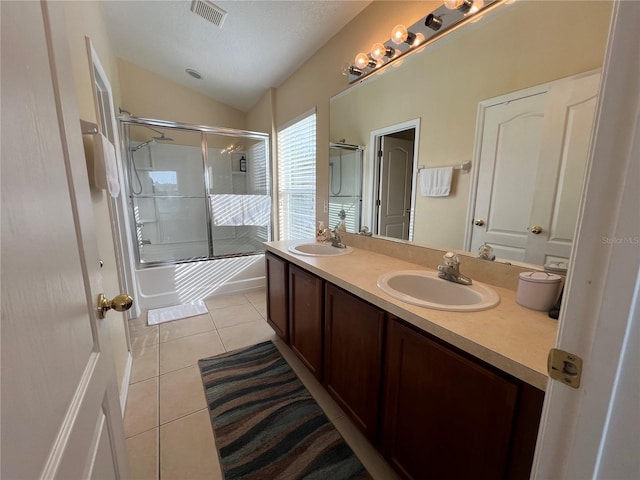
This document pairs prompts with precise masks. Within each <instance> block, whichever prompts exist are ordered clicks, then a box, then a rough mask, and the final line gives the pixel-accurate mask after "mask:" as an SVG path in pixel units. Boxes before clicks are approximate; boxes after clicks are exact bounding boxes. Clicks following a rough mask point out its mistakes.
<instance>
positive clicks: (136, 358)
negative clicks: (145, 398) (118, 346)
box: [129, 344, 158, 383]
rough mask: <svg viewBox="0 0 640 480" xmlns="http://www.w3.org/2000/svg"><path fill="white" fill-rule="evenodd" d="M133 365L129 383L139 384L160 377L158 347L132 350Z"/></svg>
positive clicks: (152, 346)
mask: <svg viewBox="0 0 640 480" xmlns="http://www.w3.org/2000/svg"><path fill="white" fill-rule="evenodd" d="M131 355H132V357H133V365H132V367H131V379H130V380H129V383H137V382H140V381H142V380H147V379H148V378H151V377H157V376H158V346H157V345H155V344H154V345H151V346H150V347H142V348H138V349H135V350H133V349H132V350H131Z"/></svg>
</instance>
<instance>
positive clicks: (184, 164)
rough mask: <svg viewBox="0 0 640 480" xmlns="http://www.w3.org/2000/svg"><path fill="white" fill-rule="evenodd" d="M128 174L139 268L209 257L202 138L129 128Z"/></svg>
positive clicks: (194, 133)
mask: <svg viewBox="0 0 640 480" xmlns="http://www.w3.org/2000/svg"><path fill="white" fill-rule="evenodd" d="M128 139H129V142H128V145H129V151H128V157H129V158H128V160H129V161H128V169H127V170H128V171H127V177H128V180H129V190H130V196H131V201H132V208H133V215H134V222H135V232H136V240H137V244H138V253H139V262H140V264H158V263H167V262H170V263H175V262H181V261H190V260H197V259H204V258H207V257H208V256H209V242H208V235H207V224H206V221H205V219H206V217H207V213H206V203H205V202H206V196H205V187H204V173H203V172H204V169H203V162H202V148H201V135H200V134H199V133H196V132H190V131H184V130H177V129H160V128H155V127H154V128H153V129H152V128H150V127H147V126H142V125H131V126H129V136H128Z"/></svg>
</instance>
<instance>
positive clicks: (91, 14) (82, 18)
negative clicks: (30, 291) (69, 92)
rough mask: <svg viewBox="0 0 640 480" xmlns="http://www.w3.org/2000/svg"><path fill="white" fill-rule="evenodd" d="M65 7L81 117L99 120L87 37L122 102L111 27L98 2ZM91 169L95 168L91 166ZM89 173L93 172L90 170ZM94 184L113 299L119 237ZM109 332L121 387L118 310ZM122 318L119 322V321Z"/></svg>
mask: <svg viewBox="0 0 640 480" xmlns="http://www.w3.org/2000/svg"><path fill="white" fill-rule="evenodd" d="M60 3H61V4H62V5H63V8H64V14H65V19H66V23H67V38H68V42H69V50H70V53H71V63H72V68H73V77H74V82H75V88H76V92H77V100H78V111H79V113H80V118H82V119H83V120H87V121H90V122H93V123H96V120H97V117H96V109H95V105H94V100H93V86H92V83H91V70H90V66H89V65H90V64H89V57H88V53H87V47H86V43H85V36H88V37H90V38H91V42H92V44H93V47H94V49H95V50H96V52H97V54H98V56H99V58H100V63H101V64H102V67H103V68H104V70H105V73H106V74H107V76H108V78H109V83H110V84H111V88H112V90H113V94H114V101H115V102H116V105H117V102H118V96H119V84H118V73H117V72H118V71H117V65H116V57H115V56H114V55H113V52H112V50H111V46H110V43H109V39H108V36H107V30H106V27H105V25H104V22H103V21H102V16H101V11H100V7H99V3H98V2H80V1H76V2H60ZM89 170H91V168H90V167H89ZM88 174H89V172H88ZM89 184H90V185H91V201H92V202H93V211H94V217H95V219H96V236H97V240H98V253H99V255H100V259H101V260H102V261H103V262H104V267H103V268H102V270H101V272H102V283H103V288H104V293H105V295H106V296H107V298H113V297H114V296H116V295H118V294H119V293H121V292H120V281H119V279H118V272H117V267H116V253H115V243H114V242H115V239H114V231H115V230H114V229H113V225H112V224H111V223H110V222H109V221H104V219H109V218H111V216H110V213H109V199H108V198H107V195H106V193H105V192H104V191H102V190H99V189H96V188H95V187H93V182H91V181H90V182H89ZM109 317H110V320H109V322H108V325H109V333H110V337H111V346H112V350H113V358H114V364H115V369H116V378H117V382H118V388H120V387H121V386H122V385H121V384H122V379H123V377H124V374H125V369H126V365H127V358H128V355H129V348H128V345H127V337H126V332H125V320H124V315H123V314H121V313H117V312H110V313H109ZM116 318H118V320H119V321H116Z"/></svg>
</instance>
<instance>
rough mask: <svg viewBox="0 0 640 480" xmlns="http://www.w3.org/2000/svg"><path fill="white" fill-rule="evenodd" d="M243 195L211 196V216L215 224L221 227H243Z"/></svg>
mask: <svg viewBox="0 0 640 480" xmlns="http://www.w3.org/2000/svg"><path fill="white" fill-rule="evenodd" d="M242 197H243V195H232V194H217V195H211V198H210V201H211V215H212V216H213V224H214V225H215V226H217V227H219V226H234V225H243V213H242V212H243V207H242Z"/></svg>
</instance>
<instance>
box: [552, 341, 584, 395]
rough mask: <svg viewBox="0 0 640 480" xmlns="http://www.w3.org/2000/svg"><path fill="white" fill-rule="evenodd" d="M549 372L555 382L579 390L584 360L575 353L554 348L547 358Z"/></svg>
mask: <svg viewBox="0 0 640 480" xmlns="http://www.w3.org/2000/svg"><path fill="white" fill-rule="evenodd" d="M547 372H548V373H549V376H550V377H551V378H553V379H554V380H558V381H559V382H562V383H564V384H565V385H568V386H569V387H571V388H578V387H579V386H580V376H581V375H582V359H581V358H580V357H579V356H577V355H575V354H573V353H569V352H565V351H564V350H560V349H559V348H552V349H551V350H549V357H548V358H547Z"/></svg>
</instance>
